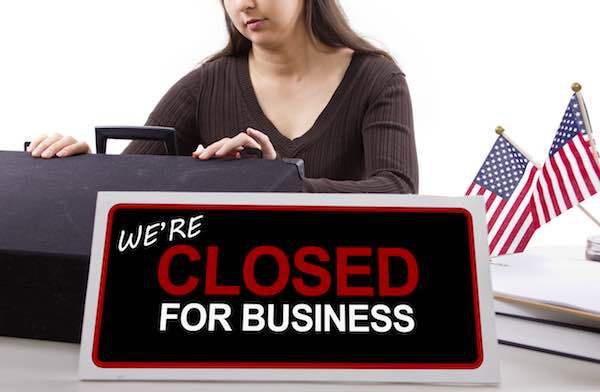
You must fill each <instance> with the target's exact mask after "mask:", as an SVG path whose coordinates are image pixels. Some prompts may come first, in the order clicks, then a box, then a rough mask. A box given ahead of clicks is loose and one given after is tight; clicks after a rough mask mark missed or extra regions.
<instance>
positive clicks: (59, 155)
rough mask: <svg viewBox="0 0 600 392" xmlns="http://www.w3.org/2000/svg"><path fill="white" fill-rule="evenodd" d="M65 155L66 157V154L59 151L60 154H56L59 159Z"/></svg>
mask: <svg viewBox="0 0 600 392" xmlns="http://www.w3.org/2000/svg"><path fill="white" fill-rule="evenodd" d="M63 155H65V153H64V152H62V151H59V152H57V153H56V156H57V157H59V158H60V157H62V156H63Z"/></svg>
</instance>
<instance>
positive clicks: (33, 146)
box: [27, 133, 48, 152]
mask: <svg viewBox="0 0 600 392" xmlns="http://www.w3.org/2000/svg"><path fill="white" fill-rule="evenodd" d="M47 137H48V135H46V134H45V133H42V134H41V135H38V136H36V137H35V138H34V139H33V140H32V141H31V143H30V144H29V146H27V152H32V151H33V150H35V149H36V148H37V146H38V144H40V143H41V142H42V141H43V140H46V138H47Z"/></svg>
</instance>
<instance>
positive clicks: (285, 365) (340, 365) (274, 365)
mask: <svg viewBox="0 0 600 392" xmlns="http://www.w3.org/2000/svg"><path fill="white" fill-rule="evenodd" d="M195 208H201V209H204V210H223V209H226V210H252V211H261V210H263V211H264V210H268V211H360V212H387V211H389V212H424V213H439V212H441V213H461V214H463V215H464V216H465V217H466V218H467V227H468V230H469V248H470V249H469V250H470V256H471V260H470V261H471V273H472V278H473V305H474V309H473V310H474V314H475V324H476V325H475V334H476V339H477V359H476V360H475V361H474V362H472V363H372V362H370V363H356V362H302V363H296V362H104V361H101V360H100V358H98V344H99V339H100V333H99V331H100V328H101V324H102V322H101V321H102V311H103V305H104V289H105V285H106V270H107V267H108V255H109V252H110V240H111V230H112V221H113V215H114V213H115V212H116V211H117V210H119V209H165V210H167V209H168V210H173V209H174V210H177V209H195ZM92 361H93V362H94V364H95V365H96V366H98V367H100V368H167V369H174V368H179V369H202V368H206V369H211V368H212V369H214V368H232V369H242V368H247V369H422V370H429V369H431V370H438V369H477V368H479V367H480V366H481V364H482V363H483V348H482V337H481V319H480V313H479V290H478V284H477V268H476V263H475V241H474V237H473V218H472V216H471V213H470V212H469V211H467V210H466V209H464V208H442V207H440V208H438V207H427V208H425V207H423V208H413V207H388V206H376V207H374V206H311V205H306V206H304V205H249V204H247V205H246V204H240V205H233V204H137V203H122V204H115V205H114V206H113V207H112V208H111V209H110V210H109V212H108V220H107V223H106V236H105V242H104V254H103V257H102V275H101V277H100V290H99V293H98V308H97V310H96V322H95V327H94V343H93V348H92Z"/></svg>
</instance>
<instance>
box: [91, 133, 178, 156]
mask: <svg viewBox="0 0 600 392" xmlns="http://www.w3.org/2000/svg"><path fill="white" fill-rule="evenodd" d="M108 139H132V140H135V139H142V140H160V141H163V142H164V143H165V146H166V148H167V154H168V155H177V142H176V140H177V139H176V136H175V128H171V127H147V126H144V127H135V126H98V127H96V153H98V154H106V141H107V140H108Z"/></svg>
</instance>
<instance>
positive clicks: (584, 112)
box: [571, 82, 600, 167]
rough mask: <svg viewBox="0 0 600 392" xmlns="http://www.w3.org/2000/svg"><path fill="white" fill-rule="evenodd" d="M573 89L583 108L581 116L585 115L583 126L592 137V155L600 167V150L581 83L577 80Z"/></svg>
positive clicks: (580, 106) (572, 86) (580, 107)
mask: <svg viewBox="0 0 600 392" xmlns="http://www.w3.org/2000/svg"><path fill="white" fill-rule="evenodd" d="M571 90H573V92H574V93H575V96H576V97H577V103H578V104H579V109H580V110H581V116H582V117H583V126H584V127H585V130H586V132H587V133H588V136H589V137H590V146H591V147H592V155H593V156H594V160H595V161H596V164H597V165H598V167H600V160H599V158H598V151H596V141H595V140H594V136H593V134H592V125H591V124H590V119H589V118H588V114H587V108H586V107H585V102H583V96H582V95H581V84H579V83H577V82H575V83H573V84H572V85H571Z"/></svg>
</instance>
